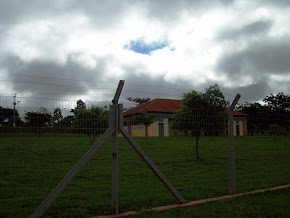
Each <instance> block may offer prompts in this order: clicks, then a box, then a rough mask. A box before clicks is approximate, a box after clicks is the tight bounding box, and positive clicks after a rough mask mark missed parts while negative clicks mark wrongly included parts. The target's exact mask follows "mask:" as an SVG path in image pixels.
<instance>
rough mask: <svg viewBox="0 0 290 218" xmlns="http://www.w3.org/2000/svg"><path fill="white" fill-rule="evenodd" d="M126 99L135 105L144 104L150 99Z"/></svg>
mask: <svg viewBox="0 0 290 218" xmlns="http://www.w3.org/2000/svg"><path fill="white" fill-rule="evenodd" d="M126 99H127V100H129V101H132V102H135V103H136V104H137V105H140V104H144V103H146V102H148V101H150V100H151V98H132V97H128V98H126Z"/></svg>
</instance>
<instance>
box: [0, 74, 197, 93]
mask: <svg viewBox="0 0 290 218" xmlns="http://www.w3.org/2000/svg"><path fill="white" fill-rule="evenodd" d="M0 74H6V75H15V76H23V77H31V78H38V79H56V80H64V81H75V82H90V83H111V84H118V82H107V81H100V80H77V79H66V78H59V77H43V76H33V75H26V74H17V73H3V72H0ZM126 84H127V85H136V86H145V87H152V88H162V89H173V90H181V91H191V89H178V88H171V87H164V86H152V85H144V84H140V83H126Z"/></svg>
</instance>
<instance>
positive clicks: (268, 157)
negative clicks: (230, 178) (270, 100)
mask: <svg viewBox="0 0 290 218" xmlns="http://www.w3.org/2000/svg"><path fill="white" fill-rule="evenodd" d="M247 121H248V122H247V126H248V134H249V135H250V136H249V137H241V136H240V134H239V127H240V123H237V122H235V124H234V126H235V131H236V135H237V136H236V137H235V147H236V185H237V192H245V191H250V190H256V189H262V188H270V187H274V186H279V185H285V184H288V183H289V181H290V174H289V172H290V171H289V169H290V159H289V157H290V149H289V146H290V141H289V136H288V135H287V132H288V128H289V115H286V114H275V113H273V112H268V113H260V112H259V113H256V114H255V115H251V116H248V119H247Z"/></svg>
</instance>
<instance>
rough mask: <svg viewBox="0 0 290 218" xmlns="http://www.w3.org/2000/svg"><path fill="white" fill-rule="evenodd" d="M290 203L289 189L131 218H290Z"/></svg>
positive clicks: (143, 214) (148, 213) (147, 213)
mask: <svg viewBox="0 0 290 218" xmlns="http://www.w3.org/2000/svg"><path fill="white" fill-rule="evenodd" d="M289 201H290V190H289V189H287V190H280V191H275V192H267V193H264V194H256V195H250V196H244V197H239V198H236V199H234V200H226V201H217V202H212V203H207V204H204V205H201V206H197V207H192V208H186V209H184V208H177V209H172V210H169V211H164V212H146V213H142V214H138V215H134V216H130V217H132V218H133V217H289V216H290V204H289Z"/></svg>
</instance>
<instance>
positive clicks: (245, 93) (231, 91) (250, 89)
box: [221, 81, 274, 103]
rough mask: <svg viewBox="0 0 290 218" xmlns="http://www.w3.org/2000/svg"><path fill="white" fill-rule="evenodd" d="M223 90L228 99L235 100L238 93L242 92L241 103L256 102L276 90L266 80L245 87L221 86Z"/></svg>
mask: <svg viewBox="0 0 290 218" xmlns="http://www.w3.org/2000/svg"><path fill="white" fill-rule="evenodd" d="M221 90H222V92H223V94H224V95H225V98H226V100H228V101H233V100H234V98H235V96H236V94H238V93H240V94H241V98H240V100H239V103H244V102H255V101H258V100H261V99H264V98H265V97H266V95H268V94H269V93H271V92H273V91H274V90H273V89H272V88H271V87H270V86H269V84H268V83H267V82H266V81H260V82H257V83H255V84H251V85H247V86H244V87H233V88H226V87H221Z"/></svg>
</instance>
